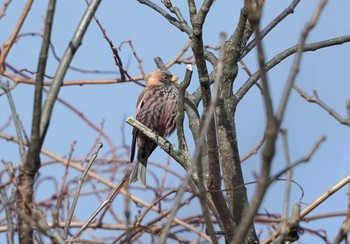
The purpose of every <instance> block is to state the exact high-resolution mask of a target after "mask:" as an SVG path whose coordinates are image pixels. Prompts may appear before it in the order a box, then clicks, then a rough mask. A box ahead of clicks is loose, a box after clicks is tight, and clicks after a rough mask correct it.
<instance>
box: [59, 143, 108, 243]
mask: <svg viewBox="0 0 350 244" xmlns="http://www.w3.org/2000/svg"><path fill="white" fill-rule="evenodd" d="M102 147H103V144H102V143H101V142H100V143H99V144H98V146H97V148H96V151H95V152H94V154H93V155H92V157H91V159H90V161H89V163H88V165H87V166H86V168H85V170H84V172H83V174H82V175H81V177H80V178H79V181H78V184H77V190H76V192H75V196H74V198H73V202H72V206H71V208H70V210H69V213H68V217H67V220H66V224H65V226H64V231H63V238H64V239H67V236H68V228H69V224H70V223H71V222H72V219H73V215H74V211H75V208H76V206H77V203H78V199H79V194H80V191H81V188H82V186H83V183H84V180H85V178H86V176H87V174H88V172H89V170H90V168H91V166H92V164H93V163H94V161H95V159H96V158H97V155H98V152H99V151H100V149H101V148H102ZM67 163H68V162H67Z"/></svg>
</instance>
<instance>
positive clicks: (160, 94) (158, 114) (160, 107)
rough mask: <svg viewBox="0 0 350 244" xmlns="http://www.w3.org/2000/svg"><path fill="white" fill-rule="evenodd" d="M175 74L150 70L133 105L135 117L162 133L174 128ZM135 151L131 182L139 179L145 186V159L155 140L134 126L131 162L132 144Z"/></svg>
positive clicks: (133, 153) (168, 133)
mask: <svg viewBox="0 0 350 244" xmlns="http://www.w3.org/2000/svg"><path fill="white" fill-rule="evenodd" d="M176 80H177V78H176V77H174V76H172V75H171V74H170V73H168V72H156V73H154V74H152V75H151V76H150V77H149V79H148V81H147V84H146V88H145V89H144V90H143V91H142V92H141V94H140V96H139V98H138V101H137V107H136V119H137V120H138V121H140V122H141V123H142V124H144V125H145V126H147V127H148V128H150V129H151V130H153V131H155V132H156V133H157V134H158V135H160V136H162V137H167V136H169V135H170V134H171V133H173V132H174V130H175V127H176V126H175V120H176V112H177V98H178V90H177V88H176V87H175V85H174V82H176ZM136 142H137V147H138V152H137V158H136V164H135V166H134V169H133V171H132V173H131V176H130V182H136V181H140V182H141V183H142V184H143V185H144V186H146V167H147V160H148V157H149V156H150V155H151V153H152V152H153V151H154V149H156V147H157V144H156V143H154V142H152V141H151V140H150V139H148V138H147V137H146V136H145V135H143V134H142V133H141V132H139V131H138V130H137V129H136V128H134V129H133V131H132V145H131V154H130V162H131V163H132V162H133V161H134V156H135V146H136Z"/></svg>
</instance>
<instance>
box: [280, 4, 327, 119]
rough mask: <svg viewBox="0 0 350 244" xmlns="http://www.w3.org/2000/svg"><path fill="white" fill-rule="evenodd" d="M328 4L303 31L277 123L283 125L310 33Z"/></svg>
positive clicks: (322, 5) (313, 16) (321, 8)
mask: <svg viewBox="0 0 350 244" xmlns="http://www.w3.org/2000/svg"><path fill="white" fill-rule="evenodd" d="M327 2H328V1H327V0H321V1H320V3H319V5H318V6H317V8H316V10H315V12H314V14H313V15H312V17H311V19H310V21H309V22H308V23H307V24H306V26H305V27H304V29H303V32H302V33H301V36H300V39H299V42H298V50H297V54H296V55H295V58H294V61H293V65H292V68H291V71H290V73H289V76H288V80H287V83H286V85H285V87H284V91H283V94H282V100H281V102H280V106H279V107H278V111H277V116H276V117H277V121H278V123H279V124H281V123H282V119H283V116H284V112H285V111H286V107H287V103H288V100H289V99H288V98H289V94H290V92H291V90H292V87H293V83H294V81H295V78H296V77H297V75H298V73H299V66H300V62H301V58H302V54H303V51H304V46H305V41H306V38H307V37H308V35H309V33H310V31H311V30H312V29H313V28H314V27H315V26H316V24H317V22H318V20H319V18H320V16H321V13H322V10H323V9H324V7H325V6H326V4H327Z"/></svg>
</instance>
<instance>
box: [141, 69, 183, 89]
mask: <svg viewBox="0 0 350 244" xmlns="http://www.w3.org/2000/svg"><path fill="white" fill-rule="evenodd" d="M176 81H177V77H176V76H173V75H172V74H171V73H169V72H164V71H157V72H155V73H153V74H152V75H151V76H150V77H149V78H148V80H147V84H146V86H147V87H152V86H163V85H166V84H171V83H175V82H176Z"/></svg>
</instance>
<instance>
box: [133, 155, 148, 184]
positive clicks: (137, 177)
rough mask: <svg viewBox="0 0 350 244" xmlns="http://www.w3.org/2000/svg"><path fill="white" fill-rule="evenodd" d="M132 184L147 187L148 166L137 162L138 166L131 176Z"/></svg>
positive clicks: (136, 165)
mask: <svg viewBox="0 0 350 244" xmlns="http://www.w3.org/2000/svg"><path fill="white" fill-rule="evenodd" d="M132 182H140V183H141V184H142V185H143V187H146V166H145V165H143V164H142V163H140V161H139V160H136V164H135V166H134V169H133V170H132V172H131V175H130V183H132Z"/></svg>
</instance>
